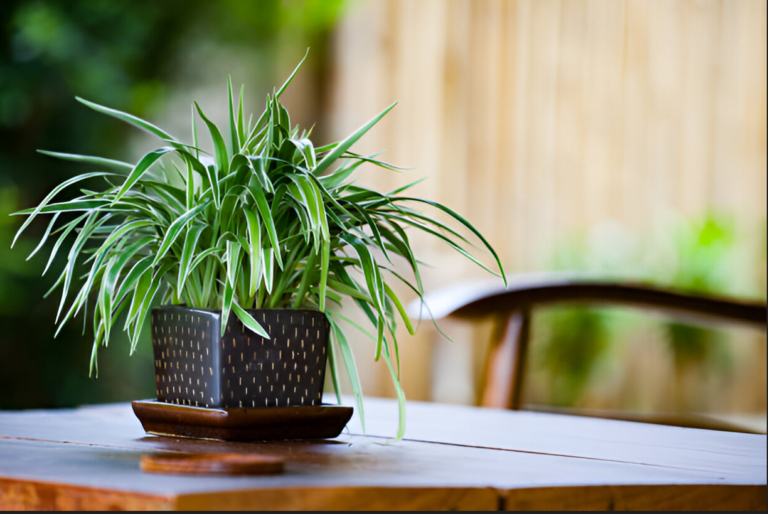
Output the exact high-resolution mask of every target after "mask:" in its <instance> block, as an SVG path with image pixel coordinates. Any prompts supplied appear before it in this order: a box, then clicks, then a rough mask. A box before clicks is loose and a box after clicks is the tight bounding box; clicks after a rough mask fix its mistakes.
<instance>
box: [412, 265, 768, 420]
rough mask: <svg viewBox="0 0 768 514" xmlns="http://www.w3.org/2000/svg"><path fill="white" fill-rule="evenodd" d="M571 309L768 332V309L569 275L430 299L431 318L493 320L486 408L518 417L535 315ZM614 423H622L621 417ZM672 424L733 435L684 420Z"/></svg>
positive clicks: (458, 290)
mask: <svg viewBox="0 0 768 514" xmlns="http://www.w3.org/2000/svg"><path fill="white" fill-rule="evenodd" d="M569 303H575V304H600V305H623V306H631V307H636V308H641V309H647V310H655V311H661V312H664V313H666V314H669V315H672V316H674V317H675V318H678V319H683V320H686V321H690V322H692V323H695V324H700V325H719V324H722V323H728V324H741V325H747V326H751V327H755V328H758V329H761V330H766V323H767V322H768V310H767V306H766V303H765V302H754V301H742V300H736V299H731V298H722V297H713V296H704V295H694V294H690V293H686V292H682V291H674V290H670V289H662V288H659V287H656V286H650V285H647V284H643V283H631V282H620V281H615V280H600V279H594V278H584V277H578V276H573V275H563V274H526V275H519V276H517V277H515V278H513V280H511V282H510V284H509V287H507V288H504V287H500V286H499V285H498V284H492V285H491V284H489V283H487V282H481V283H464V284H458V285H454V286H449V287H447V288H444V289H440V290H437V291H434V292H432V293H429V294H427V295H426V296H425V304H426V307H427V308H428V312H431V313H432V315H433V316H434V317H435V318H443V317H451V318H459V319H468V320H474V319H480V318H487V317H492V318H493V320H494V328H493V330H492V333H491V345H490V349H489V352H488V357H487V359H486V365H485V373H484V377H483V386H482V395H481V400H480V404H481V405H482V406H485V407H495V408H508V409H513V410H519V409H520V408H521V407H522V403H521V400H522V392H523V385H524V378H525V363H526V355H527V352H528V346H529V341H530V320H531V312H532V311H533V309H535V308H537V307H541V306H552V305H559V304H569ZM424 312H425V311H424V310H423V309H422V306H421V304H420V302H418V301H416V302H412V303H411V304H410V305H409V313H410V314H411V315H412V316H413V317H419V316H421V315H423V314H424ZM609 417H619V416H617V415H615V414H614V415H613V416H609ZM624 419H626V417H625V418H624ZM665 424H682V425H685V426H701V427H704V428H728V427H726V426H716V427H715V426H713V424H712V423H704V422H702V423H699V422H696V423H691V422H686V421H683V420H678V422H677V423H665ZM715 425H716V424H715Z"/></svg>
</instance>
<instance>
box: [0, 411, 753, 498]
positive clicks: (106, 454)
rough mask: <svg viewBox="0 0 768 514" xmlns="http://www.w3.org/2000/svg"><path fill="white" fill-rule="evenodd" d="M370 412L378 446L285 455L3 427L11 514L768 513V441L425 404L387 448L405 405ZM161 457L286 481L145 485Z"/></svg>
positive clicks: (158, 481) (98, 423) (50, 422)
mask: <svg viewBox="0 0 768 514" xmlns="http://www.w3.org/2000/svg"><path fill="white" fill-rule="evenodd" d="M366 406H367V413H368V424H369V426H370V428H369V434H371V435H368V436H362V435H358V434H355V432H358V428H357V427H356V426H355V424H354V423H352V424H351V425H350V431H349V433H346V434H343V435H342V436H341V437H339V438H338V439H336V440H332V441H314V442H296V441H294V442H277V443H225V442H217V441H193V440H184V439H174V438H165V437H153V436H146V434H144V432H143V430H142V429H141V426H140V424H139V423H138V421H137V420H136V418H135V417H134V416H133V414H132V412H131V410H130V407H129V406H127V405H116V406H102V407H90V408H82V409H75V410H60V411H28V412H4V413H0V508H7V507H8V506H9V505H10V506H13V505H16V504H25V505H30V506H32V507H34V506H35V505H40V506H45V505H48V506H51V505H53V506H68V505H70V506H71V505H74V506H82V501H83V498H87V497H88V496H89V495H90V494H91V493H92V494H93V495H95V496H94V497H95V498H96V499H95V500H94V505H102V508H109V507H110V506H114V505H121V504H122V503H123V502H124V501H128V500H126V499H125V498H129V499H130V502H129V503H126V505H133V507H131V508H138V506H141V505H146V506H147V507H148V508H153V509H156V508H197V509H205V508H209V507H210V508H213V507H217V508H220V507H219V506H230V507H231V508H256V507H259V508H282V507H285V508H327V509H333V508H344V507H346V508H355V509H358V508H360V509H362V508H366V507H371V508H380V509H384V508H388V509H391V508H412V509H415V508H419V509H426V508H441V509H445V508H450V509H476V510H482V509H491V510H494V509H497V508H499V507H501V508H503V507H505V506H506V507H510V508H523V507H525V508H531V506H535V505H541V506H548V508H572V507H573V506H574V505H585V506H588V507H591V508H609V507H614V508H624V507H633V506H637V505H641V506H646V507H645V508H660V507H661V506H664V505H669V506H670V508H672V507H675V506H678V507H680V506H697V508H705V507H713V506H734V505H735V506H737V507H738V506H741V507H739V508H747V507H748V506H755V505H757V506H758V507H759V506H761V505H762V506H763V508H764V507H765V493H766V488H765V483H766V479H765V475H766V460H765V436H754V435H748V434H728V433H721V432H711V431H700V430H690V429H677V428H675V427H657V426H654V425H643V424H637V423H626V422H614V421H609V420H589V421H595V422H597V423H593V424H591V425H589V426H588V425H586V424H584V423H582V422H583V420H582V419H580V418H575V417H571V416H562V415H552V414H535V415H534V417H530V416H529V414H530V413H520V412H509V411H489V410H486V409H468V410H467V409H466V408H461V407H455V406H432V405H428V404H419V403H415V402H414V403H412V404H409V409H408V414H409V425H408V439H407V440H405V441H402V442H400V443H396V444H384V443H386V442H387V439H386V437H388V436H389V435H391V432H388V430H389V428H390V426H391V425H389V423H391V421H390V420H388V419H387V414H388V413H389V412H390V411H391V412H392V414H395V413H396V404H395V403H394V402H393V401H391V400H369V401H368V402H367V404H366ZM626 425H630V426H626ZM536 426H538V429H539V430H538V432H536ZM457 427H458V428H457ZM461 427H464V428H463V430H462V429H461ZM660 428H661V429H664V430H662V431H659V430H658V429H660ZM590 429H591V430H592V432H590ZM646 429H648V430H650V432H651V433H650V435H648V431H647V430H646ZM666 429H672V430H671V431H668V430H666ZM680 430H682V431H683V433H682V434H681V433H679V432H678V431H680ZM595 431H597V432H595ZM701 432H704V433H703V434H702V433H701ZM685 435H687V436H689V437H687V438H686V437H684V436H685ZM734 435H735V436H737V437H736V438H733V436H734ZM738 436H746V438H743V437H738ZM419 439H421V440H419ZM582 445H584V446H586V448H581V446H582ZM708 445H709V446H708ZM627 447H629V449H627ZM638 448H641V449H642V448H644V449H646V454H643V453H642V452H641V451H640V450H638ZM554 450H557V451H554ZM158 451H194V452H223V451H225V452H253V453H266V454H275V455H281V456H283V457H284V458H285V459H286V473H285V475H282V476H274V477H184V476H171V475H159V476H158V475H147V474H144V473H142V472H141V471H139V468H138V460H139V458H140V456H141V455H142V454H145V453H147V452H158ZM611 451H614V453H611ZM665 452H676V453H675V454H674V457H675V458H674V459H670V458H665V455H664V454H665ZM632 459H636V460H638V462H632ZM670 461H671V462H670ZM25 491H26V493H25ZM89 491H90V492H89ZM19 498H21V500H20V499H19ZM681 499H682V500H681ZM25 502H26V503H25ZM35 502H37V503H35ZM41 502H42V503H41ZM46 502H47V503H46ZM574 502H575V503H574ZM681 502H682V503H681ZM761 502H762V503H761ZM569 506H570V507H569ZM744 506H747V507H744ZM40 508H42V507H40ZM46 508H48V507H46ZM750 508H751V507H750Z"/></svg>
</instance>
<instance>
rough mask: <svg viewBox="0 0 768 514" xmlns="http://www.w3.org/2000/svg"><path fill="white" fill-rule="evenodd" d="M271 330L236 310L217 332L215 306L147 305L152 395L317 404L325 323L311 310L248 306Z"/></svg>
mask: <svg viewBox="0 0 768 514" xmlns="http://www.w3.org/2000/svg"><path fill="white" fill-rule="evenodd" d="M248 312H249V314H251V315H252V316H253V317H254V318H255V319H256V320H257V321H258V322H259V323H260V324H261V326H263V327H264V329H265V330H266V331H267V333H268V334H269V335H270V339H265V338H263V337H261V336H259V335H257V334H255V333H254V332H252V331H250V330H249V329H247V328H246V327H245V326H244V325H243V324H242V323H241V322H240V320H238V319H237V317H236V316H235V315H234V314H231V315H230V316H229V319H228V321H227V328H226V331H225V333H224V336H223V337H221V336H220V334H221V312H220V311H210V310H201V309H190V308H187V307H180V306H162V307H157V308H156V309H153V310H152V347H153V349H154V355H155V382H156V385H157V387H156V389H157V400H158V401H160V402H165V403H174V404H179V405H190V406H194V407H208V408H252V407H262V408H263V407H294V406H296V407H300V406H302V405H303V406H313V405H320V404H321V402H322V395H323V381H324V380H325V362H326V358H327V353H326V352H327V350H326V348H327V344H328V332H329V323H328V320H327V319H326V317H325V314H324V313H322V312H320V311H315V310H289V309H259V310H249V311H248Z"/></svg>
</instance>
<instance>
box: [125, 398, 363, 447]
mask: <svg viewBox="0 0 768 514" xmlns="http://www.w3.org/2000/svg"><path fill="white" fill-rule="evenodd" d="M131 405H132V407H133V412H134V413H135V414H136V417H137V418H139V421H141V424H142V426H143V427H144V430H145V431H146V432H147V433H148V434H153V435H161V436H170V437H190V438H196V439H217V440H221V441H268V440H272V441H274V440H286V439H331V438H334V437H338V436H339V434H341V431H342V430H344V427H345V426H346V425H347V422H348V421H349V419H350V418H351V417H352V412H353V409H352V407H344V406H342V405H318V406H314V407H262V408H255V409H206V408H202V407H191V406H187V405H176V404H172V403H163V402H158V401H157V400H139V401H135V402H132V404H131Z"/></svg>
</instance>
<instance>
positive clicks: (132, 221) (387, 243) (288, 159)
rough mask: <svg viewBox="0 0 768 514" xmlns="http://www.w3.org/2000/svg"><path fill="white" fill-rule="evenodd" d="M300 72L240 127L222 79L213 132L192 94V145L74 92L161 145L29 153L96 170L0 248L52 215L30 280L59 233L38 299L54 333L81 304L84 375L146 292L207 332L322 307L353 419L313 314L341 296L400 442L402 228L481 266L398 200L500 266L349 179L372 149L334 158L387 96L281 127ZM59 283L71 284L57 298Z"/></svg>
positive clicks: (417, 289) (345, 352)
mask: <svg viewBox="0 0 768 514" xmlns="http://www.w3.org/2000/svg"><path fill="white" fill-rule="evenodd" d="M305 58H306V56H305ZM302 63H303V60H302ZM300 66H301V63H299V65H298V66H297V67H296V69H295V70H294V71H293V73H292V74H291V76H290V77H289V78H288V80H287V81H286V82H285V84H284V85H283V86H282V87H281V88H280V89H279V90H277V91H274V92H273V93H272V94H271V95H267V98H266V107H265V109H264V112H263V113H262V114H261V115H260V116H259V117H258V118H257V119H256V121H255V122H254V121H253V117H251V118H249V119H247V120H246V116H245V114H244V107H243V89H242V88H241V89H240V95H239V97H235V96H234V95H233V94H232V83H231V79H230V80H228V103H229V134H228V136H229V137H228V138H227V139H225V136H223V135H222V131H221V130H219V128H218V127H216V125H214V124H213V123H212V122H211V121H210V120H209V119H208V118H207V117H206V115H205V114H204V113H203V111H202V109H201V108H200V106H199V105H197V103H194V104H193V106H192V123H191V125H192V127H191V128H192V141H191V144H185V143H182V142H181V141H180V140H179V139H177V138H176V137H174V136H173V135H171V134H169V133H168V132H166V131H164V130H162V129H160V128H158V127H157V126H155V125H153V124H152V123H149V122H147V121H144V120H142V119H139V118H137V117H135V116H133V115H130V114H127V113H124V112H120V111H117V110H114V109H110V108H108V107H104V106H101V105H97V104H95V103H92V102H89V101H86V100H83V99H81V98H78V99H77V100H78V101H80V102H81V103H83V104H84V105H86V106H88V107H90V108H91V109H94V110H95V111H98V112H100V113H102V114H106V115H109V116H112V117H115V118H117V119H119V120H122V121H124V122H127V123H129V124H131V125H133V126H135V127H138V128H140V129H143V130H146V131H149V132H150V133H152V134H154V135H155V136H157V137H158V138H159V139H160V140H161V142H162V145H163V146H161V147H160V148H157V149H155V150H152V151H150V152H148V153H147V154H145V155H144V156H143V157H141V159H139V161H138V162H137V163H136V164H130V163H127V162H121V161H116V160H112V159H106V158H102V157H94V156H83V155H74V154H65V153H54V152H46V151H43V152H42V153H44V154H46V155H49V156H51V157H56V158H60V159H64V160H69V161H75V162H79V163H82V164H84V165H88V166H91V167H92V168H95V169H96V170H97V171H92V172H89V173H84V174H82V175H78V176H75V177H73V178H70V179H69V180H66V181H65V182H63V183H62V184H60V185H59V186H57V187H56V188H54V189H53V191H51V192H50V194H49V195H48V196H46V197H45V199H44V200H43V201H42V202H41V203H40V204H39V205H38V206H37V207H35V208H33V209H28V210H24V211H20V212H17V213H15V214H16V215H24V216H27V218H26V220H25V221H24V223H23V224H22V225H21V228H20V229H19V231H18V233H17V234H16V238H15V239H14V242H15V241H16V240H18V237H19V235H20V234H21V233H22V232H23V231H24V230H25V229H26V228H27V227H28V226H29V224H30V223H31V222H32V221H33V220H34V219H35V218H36V217H37V216H38V215H43V214H51V215H53V216H52V219H51V220H50V223H49V224H48V226H47V228H46V230H45V232H44V235H43V237H42V240H41V241H40V244H39V245H38V247H37V248H36V249H35V251H34V252H32V254H35V253H36V252H37V251H38V250H40V248H42V247H43V244H44V243H45V241H46V240H47V239H48V238H49V237H51V236H57V239H56V242H55V244H54V246H53V249H52V251H51V254H50V258H49V259H48V265H47V266H46V268H45V271H44V272H43V274H45V272H46V271H47V270H48V268H49V267H50V264H51V262H52V261H53V259H54V257H55V256H56V254H57V253H58V252H59V251H60V250H61V249H62V247H64V246H65V245H64V243H65V241H66V240H67V239H68V238H70V237H73V238H74V240H72V241H71V242H70V243H69V244H68V245H66V246H67V248H68V249H69V252H68V254H67V263H66V266H65V267H64V269H63V271H62V272H61V274H60V275H59V277H58V279H57V280H56V282H55V284H54V286H53V287H52V288H51V290H50V291H49V293H48V294H50V293H51V292H53V291H54V290H56V289H59V288H60V289H61V300H60V304H59V309H58V314H57V323H58V330H61V327H63V326H64V324H65V323H67V321H69V320H70V319H71V318H73V317H74V316H77V315H78V314H79V313H80V312H81V311H82V312H83V316H84V317H85V316H86V315H87V314H86V313H87V311H88V309H89V307H88V302H89V299H92V302H93V306H92V315H91V316H92V323H93V330H94V341H93V351H92V356H91V372H93V370H94V369H96V372H97V373H98V365H97V351H98V348H99V346H100V345H105V346H106V345H107V343H108V341H109V338H110V334H111V332H112V330H113V329H115V328H116V327H117V324H118V321H120V324H121V325H122V326H121V327H119V328H122V329H124V330H126V331H127V332H128V334H129V336H130V341H131V344H130V345H131V352H133V350H134V349H135V348H136V345H137V343H138V340H139V335H140V333H141V330H142V326H143V325H144V323H145V319H146V317H147V313H148V311H149V309H150V307H151V306H152V305H154V304H156V303H157V301H158V300H159V301H160V302H161V303H163V304H168V303H171V304H186V305H187V306H188V307H193V308H204V309H217V310H220V311H221V314H222V324H221V326H222V329H223V328H224V327H225V326H226V320H227V318H228V316H230V315H234V316H236V317H237V318H238V319H239V320H240V321H241V322H242V323H243V324H244V325H245V326H246V327H248V328H249V329H251V330H253V331H254V332H256V333H258V334H260V335H262V336H264V337H268V336H267V334H266V332H265V330H264V329H263V328H262V327H261V325H260V324H259V323H258V322H257V321H256V320H255V319H254V318H253V317H252V316H251V315H250V314H249V313H248V311H247V309H260V308H312V309H319V310H320V311H324V312H326V313H327V315H328V319H329V322H330V325H331V341H330V342H329V345H328V354H329V362H330V367H331V376H332V379H333V383H334V387H335V390H336V394H337V395H338V394H339V385H338V371H337V367H338V364H339V361H341V362H343V364H344V366H345V367H346V371H347V373H348V375H349V378H350V380H351V383H352V387H353V390H354V394H355V396H356V400H357V404H358V409H359V413H360V416H361V419H363V405H362V391H361V387H360V380H359V377H358V373H357V370H356V366H355V360H354V357H353V355H352V352H351V350H350V345H349V343H348V340H347V337H346V335H345V333H344V331H343V330H342V329H341V328H340V326H339V322H341V321H343V322H345V323H352V322H351V321H350V320H348V319H347V318H345V317H344V316H342V315H341V314H339V313H337V312H334V311H332V310H328V307H329V305H330V304H336V305H340V303H341V301H342V298H343V297H349V298H351V299H352V300H353V301H354V302H355V303H356V304H357V306H358V307H359V308H360V309H362V311H363V312H364V313H365V316H366V317H367V318H368V320H369V321H370V323H371V325H372V327H373V330H372V331H371V332H369V331H367V330H366V329H364V328H363V327H360V326H359V325H356V324H354V323H352V325H354V326H356V327H357V328H359V329H361V330H363V332H364V333H365V334H366V335H367V336H368V337H369V338H370V339H371V340H372V341H373V344H374V345H375V350H374V358H375V359H376V360H379V359H383V360H384V362H386V364H387V366H388V367H389V370H390V372H391V375H392V379H393V381H394V383H395V386H396V389H397V394H398V398H399V400H400V420H401V422H400V428H399V436H402V434H403V430H404V421H405V416H404V412H405V411H404V395H403V391H402V389H401V387H400V386H399V380H398V379H399V370H400V359H399V353H398V342H397V338H396V336H395V334H396V325H397V316H398V315H399V317H400V318H401V319H402V322H403V324H404V325H405V327H406V328H407V329H408V331H409V332H410V333H413V332H414V327H413V326H412V325H411V322H410V321H409V319H408V317H407V316H406V314H405V310H404V308H403V304H402V302H401V301H400V299H399V298H398V296H397V295H396V294H395V292H394V290H393V288H392V287H391V283H392V280H397V281H400V282H402V283H404V284H405V285H406V286H407V287H408V288H410V289H411V290H412V291H413V292H414V293H415V294H416V295H418V296H419V297H421V296H422V293H423V288H422V282H421V277H420V273H419V262H418V261H417V260H416V258H415V257H414V255H413V252H412V249H411V243H410V236H409V232H412V231H414V230H415V231H419V232H425V233H427V234H430V235H433V236H435V237H437V238H439V239H441V240H443V241H444V242H445V243H447V244H448V245H449V246H450V247H451V248H453V249H454V250H456V251H458V252H459V253H461V254H463V255H464V256H466V257H467V258H469V259H471V260H472V261H474V262H475V263H477V264H478V265H480V266H482V267H483V268H485V269H487V270H488V271H491V270H490V269H489V268H488V267H486V266H485V265H484V264H482V263H481V262H480V261H479V260H477V259H476V258H475V257H474V256H473V255H472V254H470V253H469V252H468V251H467V250H466V249H465V245H466V244H467V243H468V240H467V239H466V238H465V237H464V236H463V235H462V234H461V233H460V232H459V231H457V230H456V229H455V228H452V227H450V226H449V225H447V224H445V223H443V222H442V221H440V220H439V219H437V218H436V217H434V216H429V215H427V214H423V213H422V212H420V211H418V210H416V209H414V206H418V205H422V206H426V207H429V208H432V209H435V210H436V211H440V212H442V213H444V214H445V215H447V216H448V217H450V218H452V219H453V220H455V222H458V224H460V225H462V226H463V227H465V228H466V229H468V230H469V232H471V233H473V234H474V235H475V236H476V237H477V238H478V239H479V240H480V241H481V242H482V243H483V244H484V245H485V247H486V248H487V249H488V251H490V253H491V254H492V255H493V257H494V259H495V260H496V263H497V265H498V267H499V271H500V274H501V276H502V277H503V270H502V269H501V264H500V262H499V258H498V256H497V255H496V253H495V252H494V250H493V248H491V246H490V245H489V244H488V242H487V241H486V240H485V239H484V238H483V236H482V235H481V234H480V232H478V231H477V229H475V227H473V226H472V224H470V223H469V222H468V221H467V220H466V219H464V218H463V217H462V216H461V215H459V214H458V213H456V212H454V211H453V210H451V209H449V208H448V207H445V206H443V205H441V204H439V203H435V202H432V201H429V200H425V199H421V198H416V197H412V196H407V195H405V194H404V193H405V192H406V190H408V189H409V188H410V187H411V186H413V185H414V184H415V183H412V184H410V185H407V186H405V187H401V188H399V189H396V190H394V191H391V192H389V193H386V194H383V193H379V192H376V191H372V190H370V189H366V188H363V187H360V186H357V185H355V184H354V183H353V182H352V181H351V180H350V178H351V176H352V174H353V173H354V172H355V171H356V170H357V169H358V168H359V167H360V166H361V165H364V164H369V165H375V166H378V167H380V168H383V169H385V170H400V169H401V168H397V167H395V166H393V165H391V164H387V163H385V162H383V161H381V160H379V159H377V155H378V154H376V155H372V156H363V155H359V154H357V153H353V152H352V151H350V148H351V147H352V145H353V144H354V143H355V142H356V141H357V140H358V139H360V137H361V136H363V134H365V133H366V132H367V131H368V130H370V129H371V127H373V126H374V125H375V124H376V123H377V122H378V121H379V120H380V119H381V118H382V117H383V116H384V115H385V114H387V113H388V112H389V111H390V110H391V109H392V108H393V107H394V104H393V105H392V106H390V107H388V108H387V109H385V110H384V111H383V112H382V113H381V114H379V115H378V116H376V117H374V118H373V119H372V120H371V121H369V122H368V123H366V124H365V125H363V126H362V127H360V128H359V129H358V130H357V131H355V132H354V133H353V134H351V135H350V136H349V137H347V138H346V139H344V140H343V141H339V142H336V143H333V144H329V145H325V146H321V147H315V146H314V144H313V143H312V141H311V140H310V134H311V130H309V131H305V130H300V128H299V127H298V126H296V125H292V124H291V120H290V116H289V115H288V111H287V110H286V109H285V107H283V105H282V104H281V103H280V97H281V95H282V94H283V92H284V91H285V89H286V87H287V86H288V85H289V84H290V82H291V80H292V79H293V77H294V76H295V75H296V72H297V71H298V70H299V68H300ZM198 117H199V119H200V120H202V125H204V126H205V128H206V129H207V131H208V133H209V135H210V138H211V140H212V143H213V155H210V154H208V153H206V152H204V151H203V150H201V149H200V148H199V145H198V130H197V124H198V121H197V118H198ZM92 179H99V180H103V181H104V182H105V183H106V187H104V188H103V189H102V190H89V189H81V192H82V195H80V196H78V197H76V198H74V199H72V200H69V201H64V202H59V203H52V201H53V200H54V198H55V197H56V195H58V194H59V193H60V192H61V191H62V190H63V189H65V188H67V187H69V186H73V185H76V184H79V183H80V182H83V181H90V180H92ZM395 257H397V258H399V259H404V261H405V262H406V263H407V264H408V266H409V267H410V270H411V271H412V277H405V276H403V275H402V274H400V273H398V272H397V271H396V270H395V269H394V266H393V258H395ZM81 269H84V270H86V271H85V273H84V274H82V271H80V270H81ZM352 270H357V271H358V272H362V273H361V274H360V273H358V274H356V273H350V271H352ZM491 272H492V273H494V272H493V271H491ZM75 283H82V285H80V287H79V290H77V292H73V294H74V298H71V296H72V295H71V294H70V292H71V291H73V285H74V284H75ZM46 296H47V295H46ZM70 300H71V301H70ZM57 333H58V332H57ZM334 342H335V345H334V344H333V343H334Z"/></svg>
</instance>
